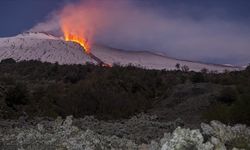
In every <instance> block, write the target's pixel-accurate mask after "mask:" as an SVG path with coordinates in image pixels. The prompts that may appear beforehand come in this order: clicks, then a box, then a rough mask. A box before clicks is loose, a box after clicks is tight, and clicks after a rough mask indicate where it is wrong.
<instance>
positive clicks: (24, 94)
mask: <svg viewBox="0 0 250 150" xmlns="http://www.w3.org/2000/svg"><path fill="white" fill-rule="evenodd" d="M5 102H6V104H7V106H9V107H14V106H15V105H26V104H27V103H28V90H27V87H26V86H25V85H23V84H17V85H15V86H14V87H10V88H9V89H8V90H7V92H6V97H5Z"/></svg>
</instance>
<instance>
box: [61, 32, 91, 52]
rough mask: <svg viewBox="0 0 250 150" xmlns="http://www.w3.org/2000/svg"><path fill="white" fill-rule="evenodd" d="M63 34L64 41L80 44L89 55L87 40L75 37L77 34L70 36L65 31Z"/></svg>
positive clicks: (70, 34)
mask: <svg viewBox="0 0 250 150" xmlns="http://www.w3.org/2000/svg"><path fill="white" fill-rule="evenodd" d="M63 32H64V39H65V41H71V42H76V43H78V44H80V45H81V46H82V47H83V48H84V50H85V52H86V53H90V44H89V43H88V40H87V39H85V38H83V37H81V36H79V35H77V34H72V33H69V32H67V30H63Z"/></svg>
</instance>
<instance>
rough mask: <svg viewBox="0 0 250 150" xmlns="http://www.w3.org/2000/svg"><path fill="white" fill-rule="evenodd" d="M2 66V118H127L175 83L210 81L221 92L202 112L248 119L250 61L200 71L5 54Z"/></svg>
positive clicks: (163, 95) (157, 99)
mask: <svg viewBox="0 0 250 150" xmlns="http://www.w3.org/2000/svg"><path fill="white" fill-rule="evenodd" d="M0 72H1V73H0V111H1V113H0V115H1V116H0V117H1V118H16V117H19V116H23V115H27V116H30V117H34V116H49V117H56V116H67V115H74V116H75V117H83V116H85V115H95V116H97V117H99V118H102V119H119V118H127V117H129V116H132V115H134V114H136V113H140V112H147V111H148V110H150V109H152V108H154V107H155V105H156V104H157V103H159V102H160V101H163V100H165V99H167V98H168V97H169V96H170V95H171V94H172V93H173V89H174V87H175V86H177V85H180V84H186V83H188V84H186V85H187V86H190V85H193V84H196V83H211V84H213V85H218V87H219V88H218V94H217V95H215V96H214V102H213V103H211V105H210V106H209V107H208V108H206V109H204V111H203V116H204V118H205V119H207V120H214V119H216V120H220V121H223V122H225V123H246V124H250V67H248V68H247V69H246V70H244V71H238V72H225V73H222V74H218V73H216V72H208V71H207V70H206V69H203V70H202V71H201V72H199V73H196V72H187V71H185V70H182V71H181V70H176V71H165V70H161V71H159V70H144V69H141V68H136V67H133V66H127V67H120V66H118V65H115V66H114V67H112V68H105V67H99V66H95V65H92V64H87V65H58V64H50V63H42V62H38V61H23V62H18V63H17V62H15V61H14V60H12V59H7V60H3V61H2V62H1V63H0ZM179 97H180V98H181V96H180V95H179ZM166 109H168V108H166Z"/></svg>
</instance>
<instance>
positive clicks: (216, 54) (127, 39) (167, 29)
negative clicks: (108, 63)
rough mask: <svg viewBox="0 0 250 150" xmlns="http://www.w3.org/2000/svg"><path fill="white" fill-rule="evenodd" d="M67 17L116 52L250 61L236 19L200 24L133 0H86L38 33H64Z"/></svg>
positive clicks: (245, 35)
mask: <svg viewBox="0 0 250 150" xmlns="http://www.w3.org/2000/svg"><path fill="white" fill-rule="evenodd" d="M65 18H67V20H68V21H70V23H71V26H72V28H73V29H74V30H76V31H78V30H81V32H82V33H83V34H84V36H87V37H88V38H89V39H90V40H92V42H94V43H101V44H106V45H109V46H112V47H115V48H121V49H128V50H150V51H158V52H159V51H160V52H164V53H166V54H167V55H169V56H173V57H177V58H184V59H191V60H200V61H206V62H212V63H231V64H247V63H249V62H250V50H249V48H250V42H249V41H250V29H249V27H248V25H246V24H243V23H242V24H241V23H239V22H236V21H233V20H222V19H219V18H218V17H216V16H209V15H207V16H204V18H203V19H202V20H195V19H193V18H192V17H190V16H188V15H185V14H181V15H180V14H178V15H176V12H171V11H168V13H167V14H164V15H163V14H161V13H157V12H155V11H153V9H149V8H146V7H139V6H138V5H136V4H135V2H133V1H130V0H124V1H117V0H108V1H97V0H87V1H86V0H85V1H81V2H78V3H73V4H68V5H66V6H65V7H64V8H62V9H61V10H59V11H56V13H55V12H54V13H53V15H52V17H50V19H49V20H48V21H46V22H44V23H40V24H38V25H36V26H35V27H34V28H33V29H32V30H33V31H34V30H35V31H46V32H55V31H59V30H60V23H61V20H62V19H65Z"/></svg>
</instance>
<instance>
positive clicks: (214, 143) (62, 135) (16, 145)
mask: <svg viewBox="0 0 250 150" xmlns="http://www.w3.org/2000/svg"><path fill="white" fill-rule="evenodd" d="M183 125H184V124H183V123H182V122H181V121H180V120H176V121H174V122H158V121H157V117H156V116H148V115H145V114H141V115H138V116H134V117H132V118H130V119H128V120H119V121H110V122H105V121H99V120H97V119H95V118H94V117H91V116H87V117H85V118H82V119H74V118H73V117H72V116H68V117H67V118H66V119H62V118H60V117H58V118H57V119H56V120H51V119H49V118H36V119H34V120H26V119H25V118H20V119H19V120H17V121H14V120H8V121H6V120H5V121H0V126H1V128H0V149H5V150H14V149H19V150H34V149H36V150H50V149H51V150H54V149H58V150H82V149H83V150H100V149H107V150H109V149H114V150H115V149H121V150H123V149H124V150H126V149H129V150H137V149H138V150H186V149H189V150H191V149H192V150H193V149H194V150H214V149H215V150H226V149H234V150H237V149H249V148H250V145H249V143H250V128H249V127H247V126H245V125H235V126H226V125H224V124H222V123H220V122H218V121H211V122H210V124H205V123H202V124H201V126H200V129H188V128H185V125H184V126H183Z"/></svg>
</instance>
